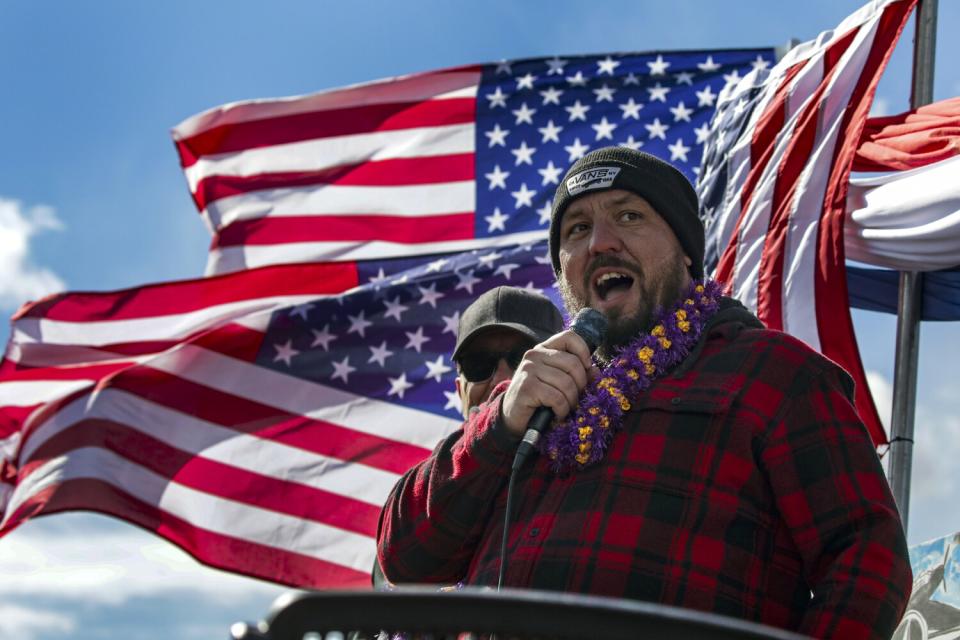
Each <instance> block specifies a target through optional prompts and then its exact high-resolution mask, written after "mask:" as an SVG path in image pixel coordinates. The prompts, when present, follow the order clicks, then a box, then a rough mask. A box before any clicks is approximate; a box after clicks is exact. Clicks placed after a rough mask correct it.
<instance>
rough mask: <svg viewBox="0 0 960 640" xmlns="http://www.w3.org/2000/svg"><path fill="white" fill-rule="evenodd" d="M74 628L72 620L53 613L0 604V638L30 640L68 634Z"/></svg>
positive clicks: (74, 624) (74, 623)
mask: <svg viewBox="0 0 960 640" xmlns="http://www.w3.org/2000/svg"><path fill="white" fill-rule="evenodd" d="M75 628H76V622H75V621H74V619H73V618H70V617H68V616H65V615H63V614H62V613H57V612H54V611H41V610H39V609H31V608H29V607H22V606H19V605H15V604H0V638H17V639H18V640H32V639H33V638H37V637H39V636H38V635H37V634H45V635H48V634H53V633H58V634H63V635H66V634H69V633H72V632H73V631H74V629H75Z"/></svg>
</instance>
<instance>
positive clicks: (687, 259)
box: [683, 254, 693, 269]
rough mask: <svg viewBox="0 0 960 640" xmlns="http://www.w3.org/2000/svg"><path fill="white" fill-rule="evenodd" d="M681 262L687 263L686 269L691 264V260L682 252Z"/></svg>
mask: <svg viewBox="0 0 960 640" xmlns="http://www.w3.org/2000/svg"><path fill="white" fill-rule="evenodd" d="M683 263H684V264H685V265H687V268H688V269H689V268H690V267H692V266H693V260H691V259H690V256H688V255H687V254H683Z"/></svg>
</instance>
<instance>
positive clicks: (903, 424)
mask: <svg viewBox="0 0 960 640" xmlns="http://www.w3.org/2000/svg"><path fill="white" fill-rule="evenodd" d="M915 19H916V32H915V40H914V46H913V90H912V92H911V95H910V107H911V108H912V109H916V108H917V107H922V106H923V105H925V104H930V103H931V102H932V101H933V64H934V51H935V49H936V41H937V0H920V2H919V3H918V4H917V13H916V18H915ZM922 301H923V273H921V272H917V271H904V272H901V273H900V291H899V298H898V304H897V354H896V362H895V364H894V375H893V416H892V424H891V427H890V435H891V438H890V487H891V489H892V490H893V497H894V499H895V500H896V501H897V507H899V509H900V518H901V519H902V520H903V528H904V530H906V529H907V522H908V518H909V516H910V472H911V468H912V466H913V418H914V413H915V410H916V405H917V360H918V355H919V348H920V314H921V304H922Z"/></svg>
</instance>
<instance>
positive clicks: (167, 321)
mask: <svg viewBox="0 0 960 640" xmlns="http://www.w3.org/2000/svg"><path fill="white" fill-rule="evenodd" d="M318 297H321V296H318V295H317V294H303V295H292V296H270V297H263V298H251V299H249V300H239V301H236V302H228V303H224V304H218V305H211V306H209V307H203V308H201V309H197V310H196V311H190V312H187V313H177V314H170V315H163V316H160V315H157V316H151V317H144V318H127V319H123V320H100V321H90V322H72V321H68V320H50V319H47V318H21V319H20V320H17V321H16V322H15V323H14V325H13V340H14V341H15V342H18V343H23V344H26V343H31V342H43V343H46V344H60V345H87V346H103V345H110V344H120V343H124V342H145V341H148V340H176V339H180V338H184V337H186V336H189V335H191V334H192V333H194V332H196V331H197V330H198V329H210V328H213V327H216V326H218V325H222V324H225V323H228V322H233V321H235V320H238V319H239V318H241V317H244V316H247V315H249V314H255V313H269V312H271V311H273V310H274V309H278V308H281V307H286V306H290V305H297V304H301V303H304V302H307V301H311V300H316V299H317V298H318ZM14 355H16V354H14ZM113 357H116V356H115V355H114V356H113ZM11 359H12V358H11Z"/></svg>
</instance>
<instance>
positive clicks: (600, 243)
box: [590, 219, 623, 255]
mask: <svg viewBox="0 0 960 640" xmlns="http://www.w3.org/2000/svg"><path fill="white" fill-rule="evenodd" d="M622 247H623V243H622V241H621V239H620V236H619V235H618V234H617V230H616V229H614V228H613V226H612V225H610V224H609V223H608V222H607V221H606V220H603V219H601V220H598V221H595V222H594V224H593V228H592V229H591V231H590V254H591V255H597V254H600V253H610V252H616V251H620V249H621V248H622Z"/></svg>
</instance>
